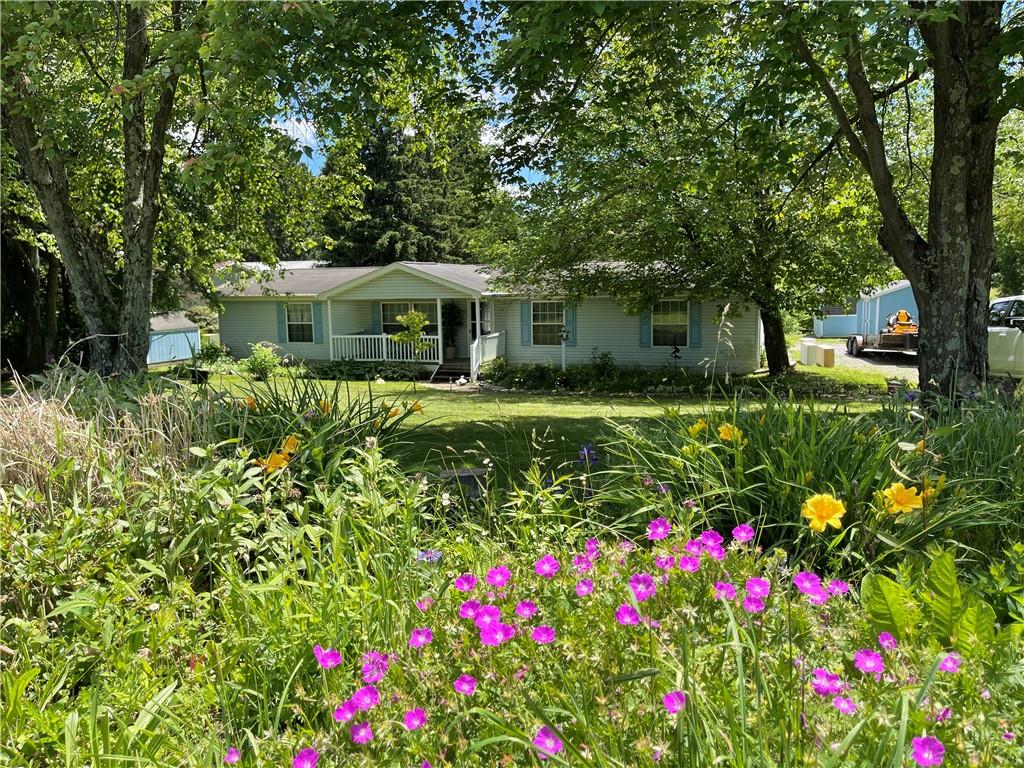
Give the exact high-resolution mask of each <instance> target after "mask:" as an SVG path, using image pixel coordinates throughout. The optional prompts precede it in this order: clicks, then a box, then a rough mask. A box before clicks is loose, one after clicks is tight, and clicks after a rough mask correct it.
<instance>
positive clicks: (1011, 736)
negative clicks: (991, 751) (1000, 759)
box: [1003, 731, 1017, 741]
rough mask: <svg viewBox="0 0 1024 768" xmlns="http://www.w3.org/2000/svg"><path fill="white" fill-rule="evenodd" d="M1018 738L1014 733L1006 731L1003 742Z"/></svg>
mask: <svg viewBox="0 0 1024 768" xmlns="http://www.w3.org/2000/svg"><path fill="white" fill-rule="evenodd" d="M1016 738H1017V736H1016V735H1015V734H1014V733H1013V731H1006V732H1005V733H1004V734H1003V740H1004V741H1013V740H1014V739H1016Z"/></svg>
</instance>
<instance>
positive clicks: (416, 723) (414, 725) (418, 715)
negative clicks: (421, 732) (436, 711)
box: [404, 707, 427, 731]
mask: <svg viewBox="0 0 1024 768" xmlns="http://www.w3.org/2000/svg"><path fill="white" fill-rule="evenodd" d="M404 722H405V729H406V730H407V731H415V730H417V729H419V728H422V727H423V726H424V725H426V723H427V713H426V712H424V711H423V710H422V709H420V708H418V707H417V708H416V709H410V710H409V711H408V712H406V713H405V719H404Z"/></svg>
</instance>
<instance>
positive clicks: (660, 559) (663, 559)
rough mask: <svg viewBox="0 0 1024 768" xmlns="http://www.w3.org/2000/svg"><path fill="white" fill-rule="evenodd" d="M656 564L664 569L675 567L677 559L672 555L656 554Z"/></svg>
mask: <svg viewBox="0 0 1024 768" xmlns="http://www.w3.org/2000/svg"><path fill="white" fill-rule="evenodd" d="M654 564H655V565H656V566H657V567H658V568H660V569H661V570H663V571H667V570H669V569H670V568H675V566H676V559H675V557H673V556H672V555H655V557H654Z"/></svg>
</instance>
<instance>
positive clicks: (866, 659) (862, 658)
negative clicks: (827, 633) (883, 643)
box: [853, 648, 885, 680]
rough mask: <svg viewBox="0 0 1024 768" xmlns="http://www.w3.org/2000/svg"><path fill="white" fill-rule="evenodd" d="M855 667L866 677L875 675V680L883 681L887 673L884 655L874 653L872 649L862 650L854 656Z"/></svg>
mask: <svg viewBox="0 0 1024 768" xmlns="http://www.w3.org/2000/svg"><path fill="white" fill-rule="evenodd" d="M853 665H854V666H855V667H856V668H857V669H859V670H860V671H861V672H863V673H864V674H865V675H874V676H875V680H881V679H882V673H883V672H884V671H885V662H884V661H882V654H880V653H879V652H878V651H872V650H871V649H870V648H861V649H860V650H859V651H857V652H856V653H855V654H854V655H853Z"/></svg>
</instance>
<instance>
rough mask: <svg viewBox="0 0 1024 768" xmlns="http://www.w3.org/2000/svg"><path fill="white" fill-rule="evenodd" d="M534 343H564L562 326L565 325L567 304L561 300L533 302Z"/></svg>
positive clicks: (545, 345)
mask: <svg viewBox="0 0 1024 768" xmlns="http://www.w3.org/2000/svg"><path fill="white" fill-rule="evenodd" d="M531 310H532V321H533V343H534V344H535V345H536V346H541V347H557V346H561V344H562V326H564V325H565V306H564V305H563V304H562V302H560V301H534V302H533V303H532V307H531Z"/></svg>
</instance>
